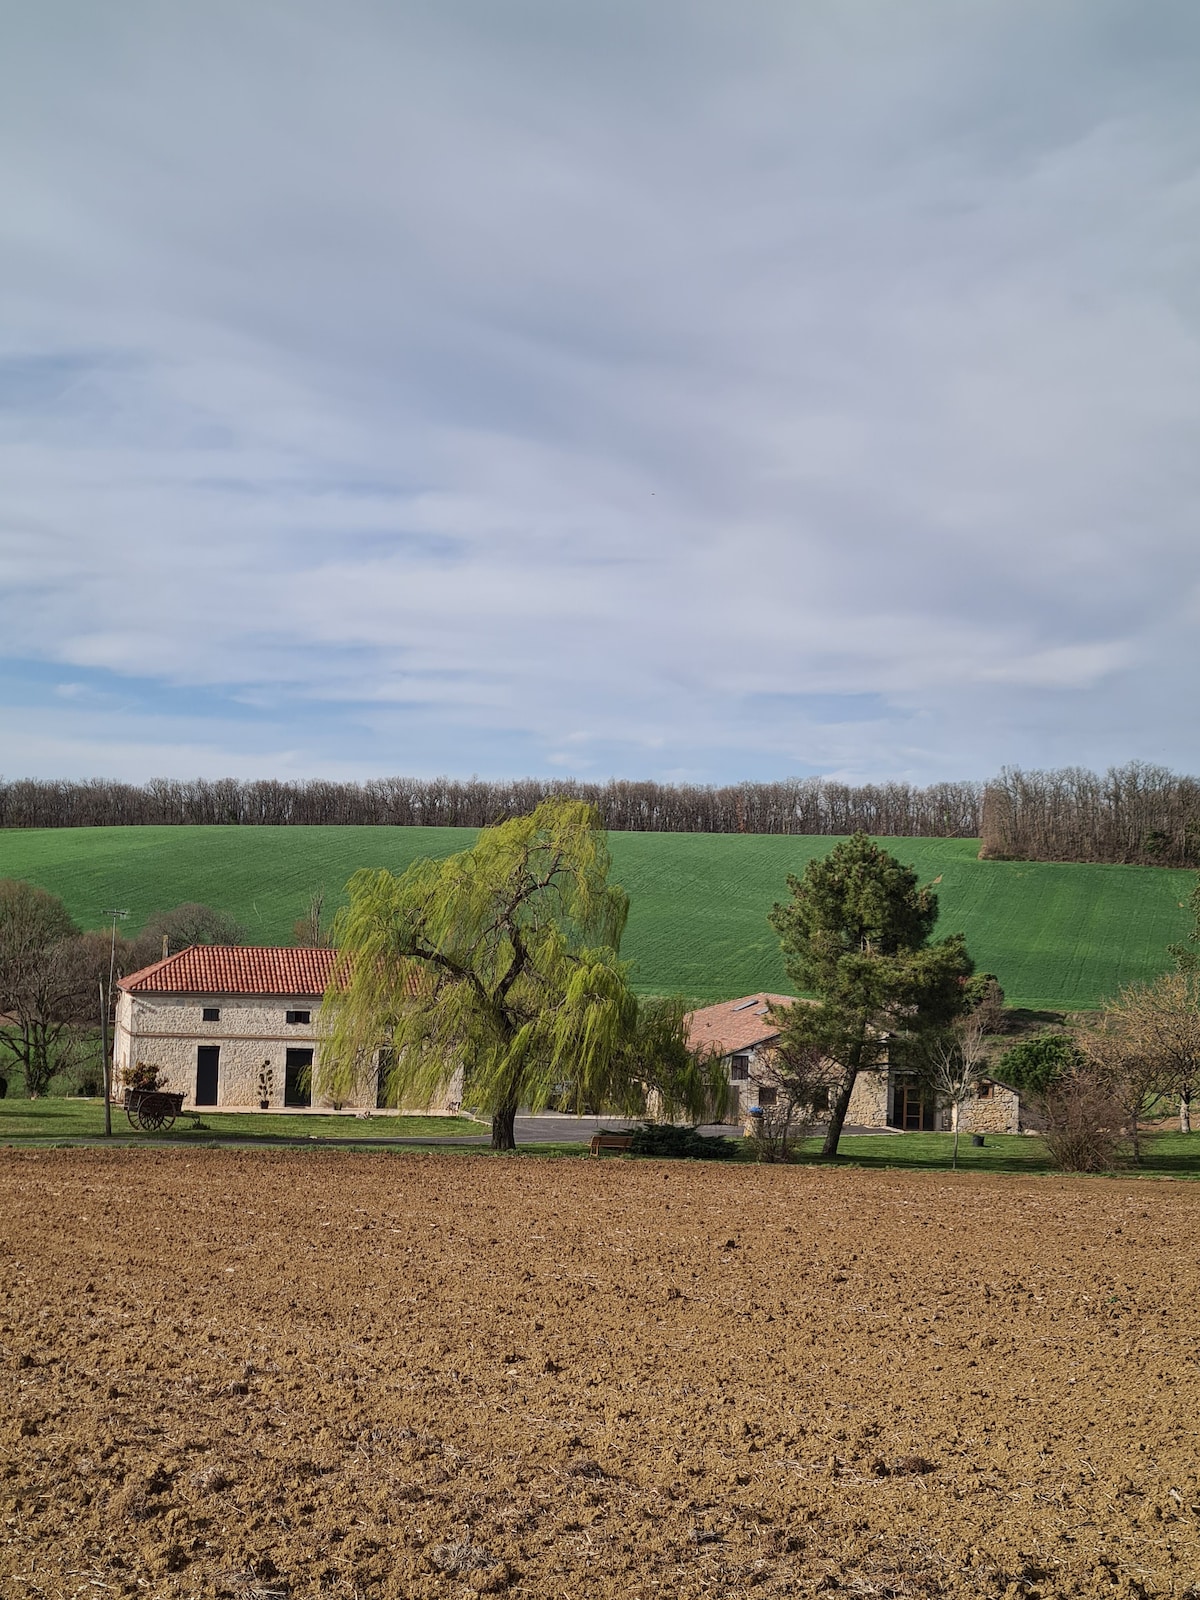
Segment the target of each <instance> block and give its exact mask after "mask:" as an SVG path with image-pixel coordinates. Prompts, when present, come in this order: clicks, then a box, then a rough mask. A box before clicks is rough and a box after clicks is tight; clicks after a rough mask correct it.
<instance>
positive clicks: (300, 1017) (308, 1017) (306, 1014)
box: [287, 1011, 312, 1023]
mask: <svg viewBox="0 0 1200 1600" xmlns="http://www.w3.org/2000/svg"><path fill="white" fill-rule="evenodd" d="M287 1019H288V1021H289V1022H299V1023H306V1022H311V1021H312V1012H311V1011H289V1012H288V1014H287Z"/></svg>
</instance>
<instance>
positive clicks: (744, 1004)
mask: <svg viewBox="0 0 1200 1600" xmlns="http://www.w3.org/2000/svg"><path fill="white" fill-rule="evenodd" d="M760 1005H762V1001H761V1000H760V999H759V998H758V996H757V995H755V996H754V998H753V1000H743V1001H742V1002H741V1004H740V1005H736V1006H733V1007H732V1009H733V1010H734V1011H749V1009H750V1007H751V1006H760Z"/></svg>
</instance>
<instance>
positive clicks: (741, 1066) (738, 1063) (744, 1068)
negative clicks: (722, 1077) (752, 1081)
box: [729, 1056, 750, 1083]
mask: <svg viewBox="0 0 1200 1600" xmlns="http://www.w3.org/2000/svg"><path fill="white" fill-rule="evenodd" d="M729 1076H730V1077H731V1078H732V1079H733V1081H734V1083H741V1082H742V1081H743V1079H745V1078H748V1077H749V1076H750V1060H749V1057H748V1056H734V1058H733V1060H732V1062H731V1063H730V1067H729Z"/></svg>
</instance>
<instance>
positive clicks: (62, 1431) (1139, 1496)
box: [0, 1150, 1200, 1600]
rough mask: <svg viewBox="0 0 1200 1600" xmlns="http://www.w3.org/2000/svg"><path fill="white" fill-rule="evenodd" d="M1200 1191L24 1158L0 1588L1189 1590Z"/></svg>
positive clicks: (407, 1161)
mask: <svg viewBox="0 0 1200 1600" xmlns="http://www.w3.org/2000/svg"><path fill="white" fill-rule="evenodd" d="M1198 1207H1200V1191H1198V1190H1197V1189H1195V1188H1192V1187H1189V1186H1187V1185H1185V1184H1169V1183H1144V1182H1143V1183H1138V1182H1132V1181H1131V1182H1124V1181H1120V1182H1109V1181H1083V1180H1078V1181H1075V1180H1066V1179H1063V1180H1056V1179H1020V1178H1010V1179H997V1178H978V1177H969V1176H961V1177H958V1178H951V1176H950V1175H945V1176H940V1175H930V1174H917V1175H914V1174H911V1173H905V1174H900V1173H897V1174H886V1173H885V1174H879V1173H863V1172H854V1171H842V1170H824V1169H819V1170H815V1169H777V1168H776V1169H772V1168H748V1167H738V1168H734V1169H730V1168H728V1167H725V1166H721V1165H717V1164H711V1165H709V1164H705V1165H691V1164H684V1163H665V1162H664V1163H659V1162H632V1161H621V1160H611V1159H610V1160H605V1161H603V1162H585V1161H542V1160H537V1159H532V1158H528V1157H521V1158H517V1159H513V1160H508V1161H492V1160H484V1159H478V1158H461V1157H458V1158H455V1157H450V1156H421V1155H408V1156H403V1157H398V1156H383V1155H375V1156H361V1157H360V1156H346V1155H339V1154H333V1153H309V1152H296V1153H292V1152H288V1153H276V1154H266V1153H263V1152H255V1153H253V1154H242V1153H234V1152H224V1151H206V1152H194V1151H188V1152H176V1151H168V1150H162V1151H152V1150H141V1151H121V1152H117V1153H112V1154H110V1153H107V1152H103V1153H101V1152H96V1151H64V1150H60V1151H46V1152H38V1153H29V1152H26V1153H20V1154H14V1153H12V1152H4V1153H2V1154H0V1218H2V1222H0V1284H2V1288H0V1294H2V1296H3V1300H2V1304H0V1384H2V1386H3V1387H2V1390H0V1401H2V1403H3V1410H4V1420H3V1422H0V1428H2V1429H3V1433H2V1434H0V1463H2V1464H0V1535H2V1537H0V1573H2V1574H3V1576H4V1580H5V1581H4V1588H3V1590H0V1594H3V1595H4V1596H5V1597H7V1596H18V1597H22V1600H24V1597H25V1596H33V1597H35V1600H36V1597H40V1596H47V1597H49V1596H60V1595H61V1596H76V1597H83V1596H88V1597H91V1600H106V1597H108V1596H110V1595H120V1594H141V1595H156V1596H157V1595H164V1596H167V1595H179V1596H188V1595H196V1596H209V1595H223V1594H224V1595H233V1596H241V1597H244V1600H270V1597H271V1596H285V1595H290V1596H291V1597H293V1600H299V1597H300V1596H304V1595H322V1594H324V1595H330V1596H345V1597H346V1600H356V1597H361V1600H373V1597H375V1596H438V1597H442V1596H446V1597H461V1596H470V1595H473V1594H476V1593H480V1592H483V1593H508V1594H512V1595H517V1594H525V1595H537V1596H547V1597H556V1600H557V1597H560V1596H568V1597H572V1600H573V1597H575V1596H581V1597H585V1596H618V1595H619V1596H622V1597H624V1600H635V1597H640V1596H650V1595H660V1596H672V1597H674V1596H679V1597H690V1596H700V1595H712V1596H727V1595H742V1594H748V1593H751V1592H753V1593H755V1594H757V1595H763V1596H766V1595H773V1594H809V1593H812V1592H815V1591H835V1590H838V1589H839V1588H840V1589H842V1590H844V1591H846V1592H848V1593H851V1594H855V1595H861V1596H871V1595H878V1596H885V1597H886V1596H909V1595H912V1596H926V1595H929V1596H932V1595H952V1596H967V1595H971V1596H976V1595H985V1596H1014V1597H1015V1596H1026V1597H1030V1596H1037V1595H1041V1596H1047V1597H1049V1596H1059V1595H1063V1596H1065V1595H1072V1596H1104V1597H1116V1596H1123V1595H1143V1594H1170V1595H1174V1596H1182V1595H1184V1594H1187V1593H1189V1592H1190V1593H1192V1594H1195V1595H1200V1587H1197V1588H1194V1589H1193V1588H1190V1586H1192V1585H1200V1461H1198V1456H1200V1451H1198V1448H1197V1423H1198V1405H1197V1401H1198V1400H1200V1366H1198V1364H1197V1356H1198V1346H1200V1266H1198V1263H1197V1251H1196V1242H1197V1229H1196V1220H1197V1211H1198Z"/></svg>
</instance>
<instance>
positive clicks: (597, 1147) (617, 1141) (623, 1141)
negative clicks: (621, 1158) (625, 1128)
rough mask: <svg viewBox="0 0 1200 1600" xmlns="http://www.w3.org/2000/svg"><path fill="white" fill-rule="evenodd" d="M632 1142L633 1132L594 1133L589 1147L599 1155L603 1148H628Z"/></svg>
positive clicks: (594, 1153)
mask: <svg viewBox="0 0 1200 1600" xmlns="http://www.w3.org/2000/svg"><path fill="white" fill-rule="evenodd" d="M632 1143H633V1135H632V1134H631V1133H594V1134H593V1135H592V1140H591V1143H590V1144H589V1145H588V1149H589V1150H590V1151H591V1152H592V1154H593V1155H594V1156H598V1155H599V1154H600V1152H601V1150H628V1149H629V1147H630V1145H631V1144H632Z"/></svg>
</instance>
